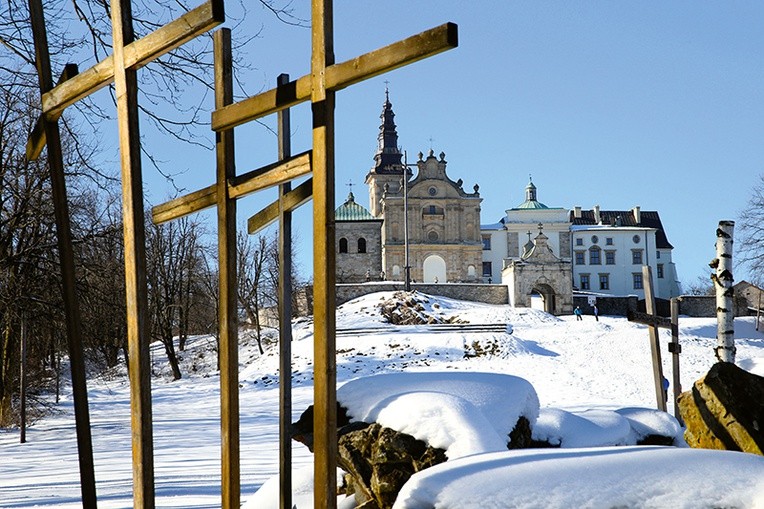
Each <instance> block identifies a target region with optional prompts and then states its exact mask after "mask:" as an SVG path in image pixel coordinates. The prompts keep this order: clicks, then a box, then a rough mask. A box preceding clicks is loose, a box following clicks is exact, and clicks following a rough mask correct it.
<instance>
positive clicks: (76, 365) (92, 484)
mask: <svg viewBox="0 0 764 509" xmlns="http://www.w3.org/2000/svg"><path fill="white" fill-rule="evenodd" d="M29 15H30V20H31V23H32V35H33V38H34V45H35V54H36V64H37V78H38V84H39V87H40V96H41V97H42V96H43V95H44V94H45V93H46V92H47V91H48V90H50V89H51V88H53V74H52V71H51V67H50V53H49V50H48V35H47V30H46V29H45V16H44V12H43V7H42V1H41V0H30V1H29ZM67 69H68V71H67ZM73 70H76V67H75V69H72V67H70V66H67V67H66V68H65V69H64V74H66V73H67V72H72V71H73ZM40 125H41V126H42V131H41V132H42V133H43V135H44V137H45V139H46V140H48V170H49V172H50V181H51V195H52V199H53V213H54V216H55V221H56V238H57V243H58V259H59V266H60V268H61V279H62V285H61V287H62V293H63V295H62V300H63V303H64V315H65V317H66V340H67V347H68V350H69V363H70V368H71V378H72V394H73V400H74V421H75V428H76V432H77V457H78V460H79V471H80V472H79V473H80V493H81V495H82V507H83V508H85V509H95V508H96V506H97V497H96V481H95V467H94V462H93V440H92V435H91V428H90V408H89V405H88V393H87V379H86V374H85V357H84V352H83V345H82V330H81V324H82V315H81V313H80V307H79V299H78V296H77V279H76V274H75V264H74V250H73V248H72V232H71V221H70V216H69V203H68V201H67V198H66V178H65V176H64V159H63V154H62V151H61V136H60V132H59V129H58V122H57V121H56V120H53V121H50V122H48V121H42V122H41V123H40Z"/></svg>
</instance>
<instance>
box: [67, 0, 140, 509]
mask: <svg viewBox="0 0 764 509" xmlns="http://www.w3.org/2000/svg"><path fill="white" fill-rule="evenodd" d="M130 9H131V7H130V0H111V24H112V41H113V45H114V68H113V71H114V85H115V91H116V98H117V124H118V127H119V152H120V160H121V167H122V220H123V228H124V243H125V244H124V245H125V248H124V249H125V293H126V297H127V344H128V356H129V358H130V362H129V370H128V374H129V376H130V408H131V415H132V444H133V507H139V508H141V509H153V508H154V506H155V491H154V439H153V420H152V411H151V364H150V359H151V356H150V353H149V343H150V337H149V313H148V285H147V284H146V229H145V218H144V212H143V210H144V208H143V177H142V169H141V145H140V129H139V122H138V80H137V76H136V71H135V70H134V69H128V68H127V67H126V66H125V55H124V46H125V45H127V44H129V43H131V42H132V41H133V39H134V33H133V26H132V13H131V10H130ZM67 83H71V80H70V81H68V82H67ZM65 84H66V83H65ZM65 84H64V85H65Z"/></svg>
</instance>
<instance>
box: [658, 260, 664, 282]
mask: <svg viewBox="0 0 764 509" xmlns="http://www.w3.org/2000/svg"><path fill="white" fill-rule="evenodd" d="M657 273H658V279H663V264H662V263H659V264H658V270H657Z"/></svg>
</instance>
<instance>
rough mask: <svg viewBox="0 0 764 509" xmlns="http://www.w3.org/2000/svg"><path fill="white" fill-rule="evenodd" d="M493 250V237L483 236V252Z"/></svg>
mask: <svg viewBox="0 0 764 509" xmlns="http://www.w3.org/2000/svg"><path fill="white" fill-rule="evenodd" d="M490 250H491V236H490V235H483V251H490Z"/></svg>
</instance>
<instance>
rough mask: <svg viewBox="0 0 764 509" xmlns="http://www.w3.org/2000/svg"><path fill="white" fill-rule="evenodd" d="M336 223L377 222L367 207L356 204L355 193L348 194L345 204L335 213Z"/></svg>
mask: <svg viewBox="0 0 764 509" xmlns="http://www.w3.org/2000/svg"><path fill="white" fill-rule="evenodd" d="M334 220H335V221H373V220H377V218H376V217H374V216H372V215H371V212H369V211H368V210H367V209H366V208H365V207H363V206H362V205H359V204H357V203H356V202H355V197H354V196H353V193H352V192H350V193H349V194H348V198H347V200H345V203H343V204H342V205H340V206H339V207H337V209H336V210H335V211H334Z"/></svg>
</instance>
